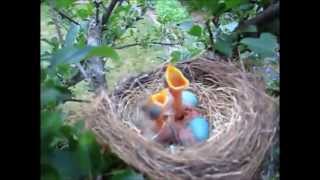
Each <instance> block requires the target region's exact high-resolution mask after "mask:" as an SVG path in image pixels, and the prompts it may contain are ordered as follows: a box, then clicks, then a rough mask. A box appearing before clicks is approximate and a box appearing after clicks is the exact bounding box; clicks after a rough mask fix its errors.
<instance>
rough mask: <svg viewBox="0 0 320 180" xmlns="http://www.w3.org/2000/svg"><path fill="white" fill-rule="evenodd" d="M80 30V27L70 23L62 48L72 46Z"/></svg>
mask: <svg viewBox="0 0 320 180" xmlns="http://www.w3.org/2000/svg"><path fill="white" fill-rule="evenodd" d="M79 30H80V26H79V25H76V24H74V23H72V24H71V25H70V28H69V30H68V33H67V35H66V38H65V41H64V47H68V46H72V45H73V43H74V41H75V40H76V37H77V34H78V32H79Z"/></svg>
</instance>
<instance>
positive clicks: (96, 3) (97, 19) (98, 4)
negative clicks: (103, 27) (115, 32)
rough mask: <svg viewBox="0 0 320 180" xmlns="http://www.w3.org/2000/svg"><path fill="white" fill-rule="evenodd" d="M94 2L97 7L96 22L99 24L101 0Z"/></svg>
mask: <svg viewBox="0 0 320 180" xmlns="http://www.w3.org/2000/svg"><path fill="white" fill-rule="evenodd" d="M93 3H94V5H95V7H96V22H97V24H99V6H100V4H101V2H98V1H94V2H93Z"/></svg>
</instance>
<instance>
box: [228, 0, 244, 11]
mask: <svg viewBox="0 0 320 180" xmlns="http://www.w3.org/2000/svg"><path fill="white" fill-rule="evenodd" d="M247 2H248V0H225V4H226V8H227V9H232V8H234V7H237V6H240V5H242V4H245V3H247Z"/></svg>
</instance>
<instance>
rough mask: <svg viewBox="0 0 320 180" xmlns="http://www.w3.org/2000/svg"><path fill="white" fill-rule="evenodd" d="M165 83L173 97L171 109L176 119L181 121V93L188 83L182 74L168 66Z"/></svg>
mask: <svg viewBox="0 0 320 180" xmlns="http://www.w3.org/2000/svg"><path fill="white" fill-rule="evenodd" d="M165 78H166V82H167V84H168V86H169V90H170V92H171V94H172V96H173V100H174V101H173V108H174V110H175V117H176V119H181V117H182V115H183V105H182V97H181V96H182V91H183V90H184V89H186V88H187V87H188V86H189V84H190V82H189V80H188V79H187V78H186V77H185V76H184V75H183V74H182V72H181V71H180V70H179V69H178V68H176V67H174V66H173V65H171V64H169V65H168V66H167V69H166V72H165Z"/></svg>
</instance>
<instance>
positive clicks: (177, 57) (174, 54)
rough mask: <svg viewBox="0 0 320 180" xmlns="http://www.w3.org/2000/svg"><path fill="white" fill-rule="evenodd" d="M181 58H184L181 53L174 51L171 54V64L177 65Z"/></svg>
mask: <svg viewBox="0 0 320 180" xmlns="http://www.w3.org/2000/svg"><path fill="white" fill-rule="evenodd" d="M181 57H182V55H181V52H180V51H173V52H172V53H171V63H176V62H178V61H180V60H181Z"/></svg>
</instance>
